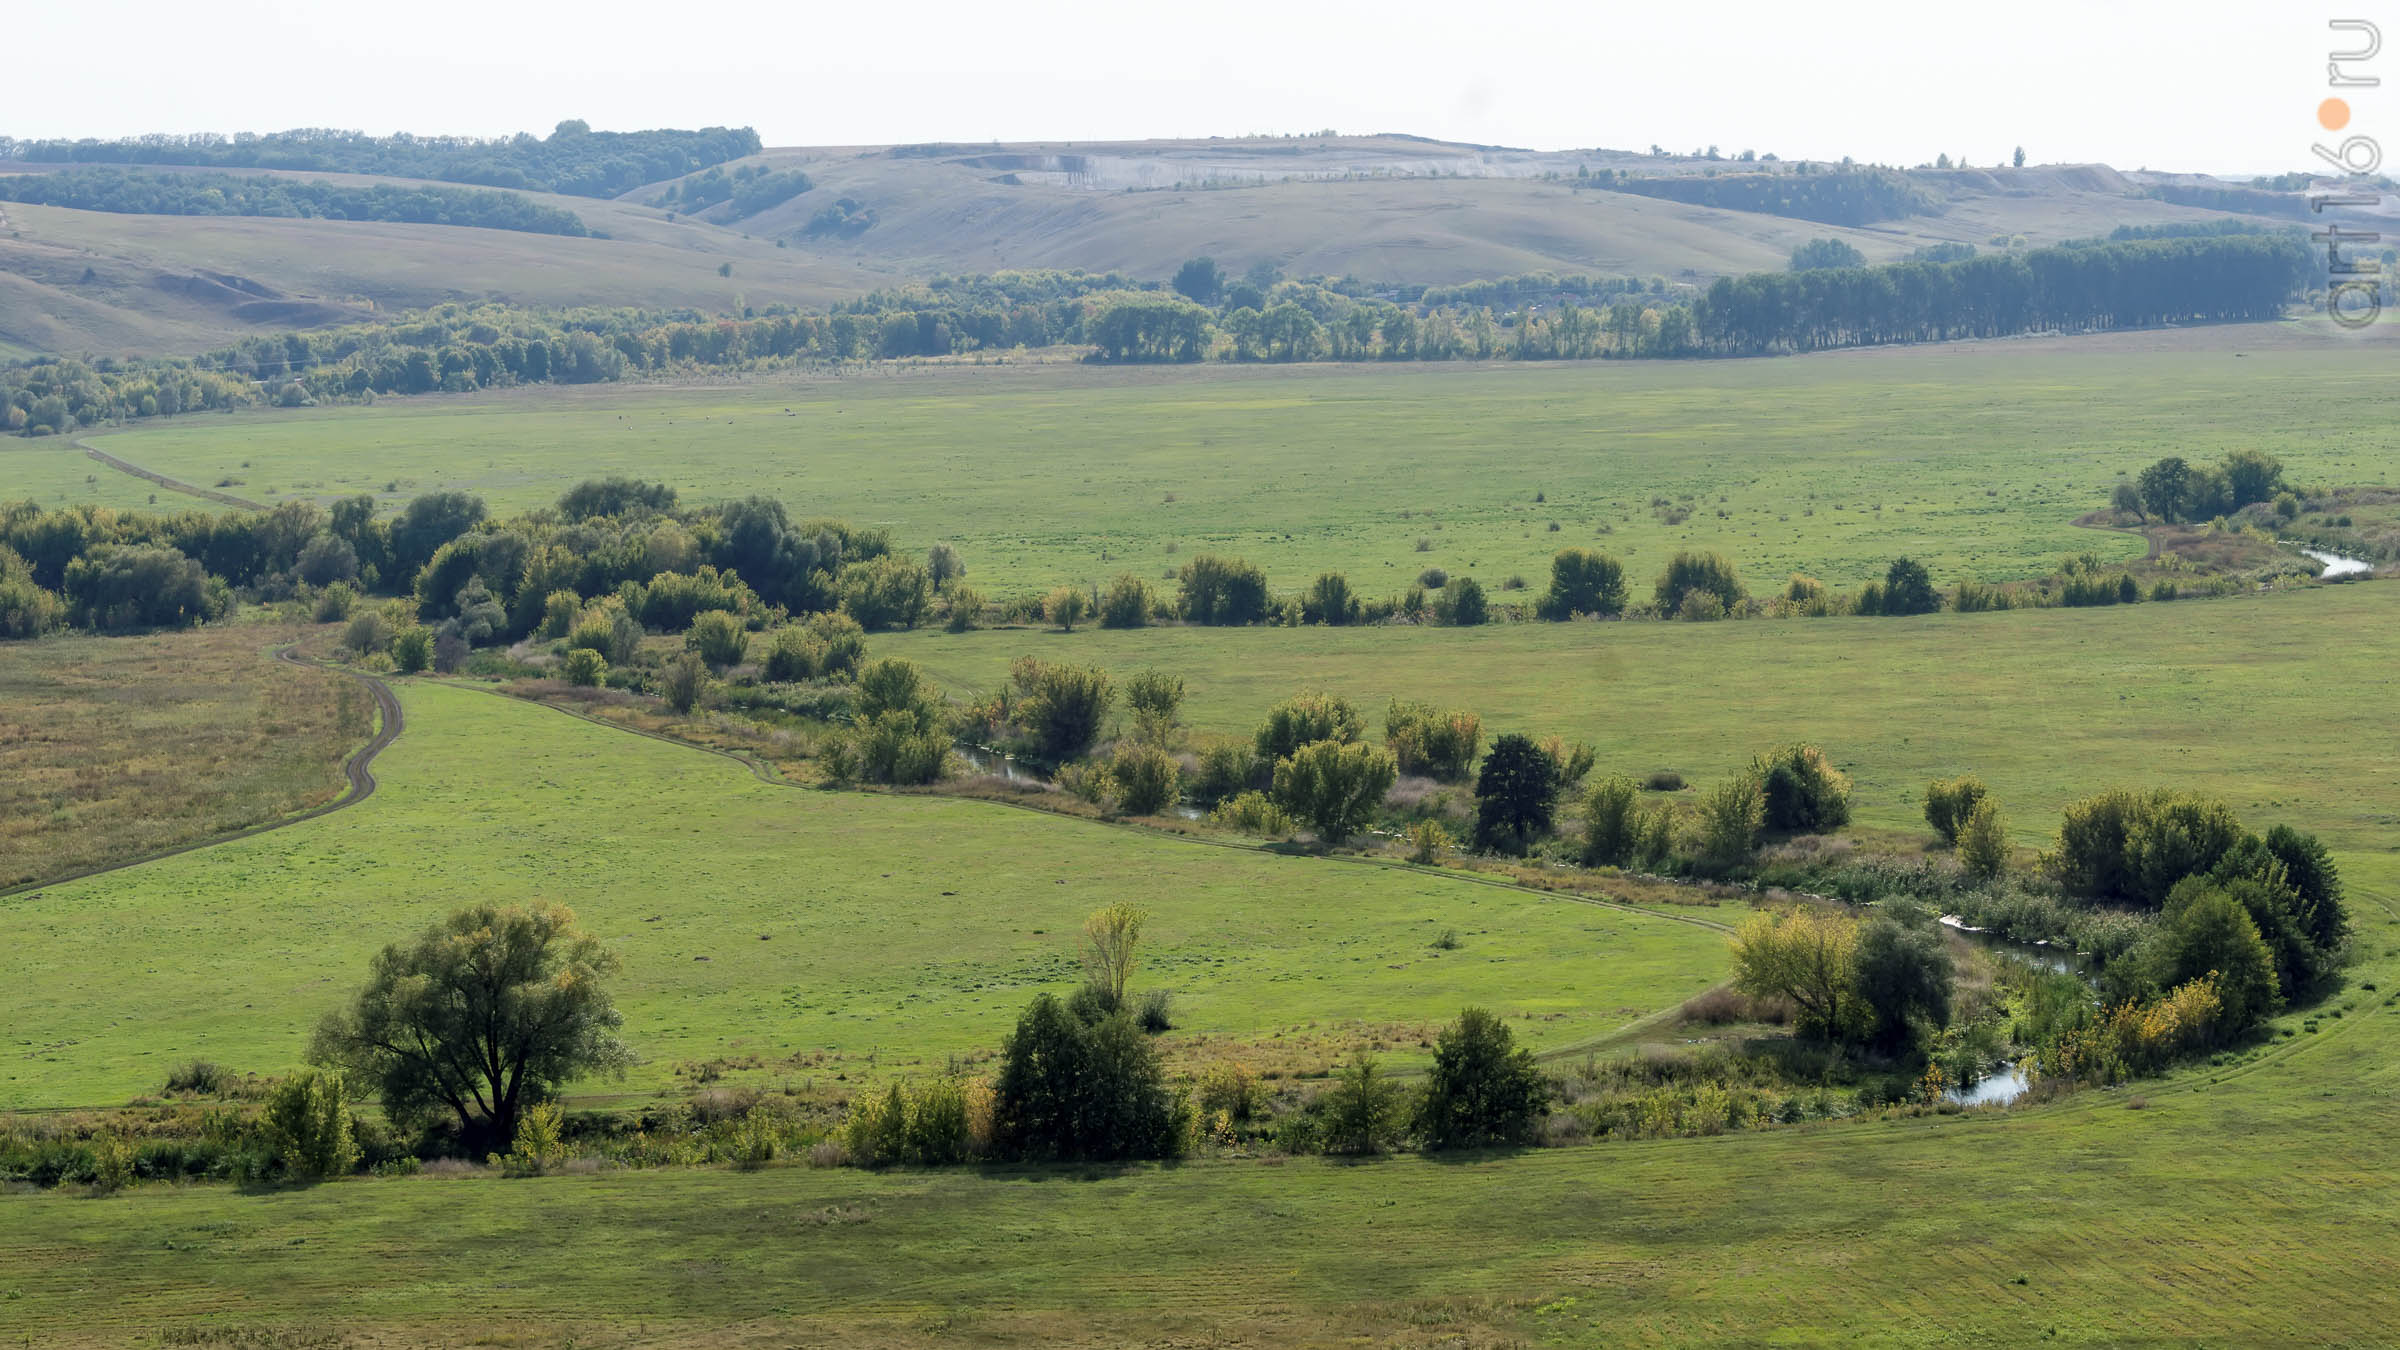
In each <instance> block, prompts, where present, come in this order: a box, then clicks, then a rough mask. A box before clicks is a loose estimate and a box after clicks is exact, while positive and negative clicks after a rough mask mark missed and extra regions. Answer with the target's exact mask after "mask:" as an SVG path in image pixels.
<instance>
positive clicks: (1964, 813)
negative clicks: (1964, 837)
mask: <svg viewBox="0 0 2400 1350" xmlns="http://www.w3.org/2000/svg"><path fill="white" fill-rule="evenodd" d="M1984 791H1985V789H1984V786H1983V780H1982V779H1980V778H1976V777H1973V776H1964V777H1959V778H1937V779H1935V780H1933V781H1932V782H1930V783H1927V784H1926V785H1925V823H1926V824H1928V825H1931V826H1932V827H1933V832H1934V833H1935V834H1938V835H1940V836H1941V837H1942V842H1943V843H1945V844H1955V843H1957V842H1958V832H1959V830H1960V829H1961V828H1963V827H1964V826H1965V825H1966V823H1967V817H1968V816H1969V815H1972V814H1973V813H1974V810H1975V803H1977V802H1979V801H1982V800H1983V796H1984Z"/></svg>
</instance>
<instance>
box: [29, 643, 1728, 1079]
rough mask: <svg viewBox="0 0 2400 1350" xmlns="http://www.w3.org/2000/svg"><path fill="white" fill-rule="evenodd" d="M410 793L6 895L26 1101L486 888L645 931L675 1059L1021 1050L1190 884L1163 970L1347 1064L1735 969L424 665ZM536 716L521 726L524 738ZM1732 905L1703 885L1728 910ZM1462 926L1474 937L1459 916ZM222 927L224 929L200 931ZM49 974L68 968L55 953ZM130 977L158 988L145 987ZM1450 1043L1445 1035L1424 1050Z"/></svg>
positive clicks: (1518, 912) (1425, 892)
mask: <svg viewBox="0 0 2400 1350" xmlns="http://www.w3.org/2000/svg"><path fill="white" fill-rule="evenodd" d="M403 701H404V704H405V707H406V710H407V714H408V729H407V731H406V733H405V734H403V735H402V737H401V738H400V740H399V742H398V743H397V744H396V745H395V746H393V747H392V748H391V749H390V750H388V751H386V752H385V753H384V755H383V756H382V757H381V758H379V759H378V760H377V762H376V776H377V778H378V780H379V781H380V783H381V790H380V791H379V792H378V793H377V794H376V796H375V797H374V798H372V799H371V800H369V801H367V802H365V803H363V804H361V805H360V806H358V807H356V808H354V809H352V810H348V811H343V812H338V813H336V814H334V815H331V816H328V817H325V818H323V819H320V820H316V821H311V822H308V823H306V824H303V825H298V826H294V827H293V828H291V829H288V830H279V831H275V832H273V833H270V834H265V835H261V836H258V837H255V838H252V839H247V840H242V841H238V842H234V843H230V844H225V845H222V846H219V847H217V848H214V849H210V850H207V851H205V852H201V853H195V854H188V855H185V856H182V857H179V858H172V859H167V860H165V861H162V862H158V863H154V864H151V865H148V866H145V867H141V868H138V869H134V870H132V871H128V872H123V873H117V874H114V875H111V876H108V877H104V878H97V879H94V880H92V881H88V882H82V883H73V884H69V885H64V886H58V887H53V888H51V889H49V890H46V891H43V892H39V893H36V894H32V895H26V896H20V897H16V898H14V899H11V900H8V901H5V902H0V989H8V990H10V991H12V992H11V993H10V995H9V996H8V999H7V1006H6V1021H7V1023H8V1025H9V1035H8V1040H9V1041H11V1042H13V1043H16V1044H19V1045H23V1046H27V1047H30V1048H29V1049H26V1050H24V1051H21V1052H19V1053H17V1054H15V1055H12V1056H10V1057H9V1058H8V1060H7V1061H6V1062H4V1063H0V1105H58V1104H76V1105H88V1104H96V1103H104V1102H110V1101H117V1100H122V1099H124V1098H125V1097H127V1096H130V1095H132V1094H135V1093H138V1092H142V1091H146V1090H152V1089H155V1088H156V1087H157V1085H158V1084H159V1082H161V1081H162V1080H163V1076H164V1074H165V1072H166V1070H167V1069H168V1068H169V1067H171V1066H172V1065H173V1064H175V1063H178V1062H180V1061H182V1060H184V1059H187V1058H191V1057H193V1056H205V1057H208V1058H212V1059H215V1060H217V1061H218V1062H220V1063H224V1064H227V1065H230V1066H237V1067H239V1068H241V1069H244V1070H256V1071H277V1070H282V1069H285V1068H288V1067H290V1066H292V1065H295V1064H297V1063H298V1062H299V1060H300V1056H301V1052H302V1050H303V1048H304V1047H305V1043H306V1040H307V1037H308V1033H309V1031H310V1029H311V1027H312V1026H313V1025H314V1023H315V1021H316V1019H317V1018H318V1016H319V1015H321V1014H322V1013H323V1012H324V1011H325V1010H326V1009H328V1008H330V1007H331V1006H333V1004H334V1003H335V1002H336V1001H338V1000H339V999H340V998H341V997H342V996H343V993H344V991H345V990H347V989H348V988H350V987H352V986H354V985H355V984H356V983H357V982H358V981H359V980H360V979H361V978H362V977H363V975H364V972H365V969H366V962H367V958H368V956H369V955H370V954H371V953H372V952H373V951H374V950H375V949H376V948H377V947H379V946H380V945H381V944H383V943H385V942H388V941H395V940H399V939H401V938H404V937H406V936H408V935H410V934H411V933H413V932H414V931H415V930H416V929H418V928H420V927H422V926H423V925H424V924H426V923H429V922H431V921H432V920H434V919H436V918H439V917H440V916H441V915H443V914H445V913H448V912H449V911H451V910H453V909H456V908H458V907H459V906H461V905H464V904H467V903H469V902H471V901H475V900H485V899H489V900H496V901H526V900H531V899H536V898H541V899H549V900H557V901H563V902H566V903H568V904H570V905H572V906H573V907H574V908H575V909H576V911H577V912H578V914H580V915H581V916H582V918H583V919H584V920H585V921H586V922H587V923H588V924H589V925H590V926H591V927H592V928H593V929H594V930H595V931H596V932H598V933H599V934H601V935H602V936H603V937H605V938H606V939H607V940H608V941H609V942H610V944H611V945H612V946H614V947H616V948H617V949H618V950H619V951H620V952H621V953H622V954H623V956H624V959H625V965H626V970H625V974H624V976H623V978H622V980H621V982H620V984H619V986H618V989H619V1006H620V1007H621V1008H622V1010H623V1011H624V1013H625V1015H626V1032H627V1036H628V1038H629V1040H630V1041H631V1042H632V1044H633V1045H634V1046H635V1047H636V1048H637V1049H638V1050H640V1051H641V1052H642V1053H643V1054H644V1055H645V1056H646V1057H647V1063H646V1064H645V1065H643V1066H642V1067H641V1068H639V1069H637V1070H636V1071H635V1074H634V1077H633V1079H632V1080H631V1087H632V1088H633V1089H635V1090H647V1089H649V1088H653V1087H658V1086H662V1085H664V1084H666V1083H668V1082H669V1081H670V1080H671V1075H672V1073H673V1071H674V1070H675V1069H676V1067H677V1065H678V1064H679V1063H681V1062H684V1061H691V1060H705V1059H710V1058H716V1057H720V1056H723V1057H735V1058H741V1057H748V1056H758V1057H761V1058H763V1059H765V1060H768V1061H772V1062H774V1063H773V1064H771V1065H770V1067H779V1068H780V1070H781V1072H784V1073H787V1074H796V1073H798V1072H801V1069H800V1068H799V1067H797V1066H795V1065H792V1064H789V1063H784V1062H783V1061H786V1060H787V1057H791V1056H797V1055H804V1054H815V1053H817V1052H825V1053H826V1054H828V1055H830V1056H831V1061H830V1062H828V1063H826V1064H825V1066H824V1068H823V1069H822V1071H823V1072H826V1073H836V1072H847V1073H849V1074H851V1075H852V1076H853V1077H856V1076H858V1075H859V1074H861V1073H870V1072H873V1071H874V1067H873V1066H878V1065H879V1066H881V1067H882V1068H884V1069H890V1068H892V1067H894V1066H896V1065H903V1066H905V1065H914V1066H924V1065H932V1066H935V1067H938V1066H940V1065H941V1064H942V1062H943V1060H944V1058H945V1057H946V1056H950V1055H956V1054H966V1053H972V1052H978V1051H983V1050H988V1049H990V1048H991V1047H993V1046H996V1045H997V1044H998V1041H999V1039H1000V1036H1001V1035H1002V1033H1003V1032H1004V1031H1005V1030H1006V1029H1007V1027H1008V1026H1010V1025H1011V1024H1013V1022H1014V1020H1015V1017H1016V1014H1017V1013H1018V1011H1019V1010H1020V1009H1021V1008H1022V1007H1023V1005H1024V1003H1025V1001H1026V999H1027V998H1029V997H1030V996H1031V994H1032V993H1033V992H1034V991H1035V990H1037V989H1044V988H1048V989H1064V988H1066V987H1069V986H1070V985H1071V984H1072V982H1073V981H1074V980H1075V979H1076V978H1078V974H1077V968H1076V955H1075V934H1076V931H1077V928H1078V926H1079V925H1080V924H1081V922H1082V920H1083V917H1084V915H1086V914H1088V913H1089V912H1090V911H1091V910H1093V909H1095V908H1097V907H1098V906H1100V905H1102V904H1105V903H1107V902H1109V901H1111V900H1117V899H1124V898H1134V899H1137V900H1140V901H1141V902H1142V903H1144V904H1145V905H1148V906H1149V907H1151V908H1152V909H1154V910H1155V911H1156V915H1157V917H1156V920H1155V922H1154V925H1153V929H1152V936H1151V938H1150V941H1149V943H1148V945H1147V950H1146V953H1145V957H1144V973H1143V974H1142V976H1141V977H1140V983H1141V984H1142V985H1144V986H1164V987H1167V988H1170V989H1172V990H1173V991H1174V992H1175V995H1176V999H1177V1008H1178V1023H1179V1026H1180V1028H1181V1029H1182V1031H1183V1032H1184V1033H1185V1034H1186V1035H1187V1036H1189V1035H1197V1036H1206V1037H1211V1038H1231V1039H1233V1040H1236V1041H1250V1042H1255V1043H1256V1048H1255V1051H1254V1052H1253V1053H1254V1055H1255V1057H1256V1058H1257V1059H1258V1062H1260V1063H1261V1064H1262V1065H1276V1066H1279V1067H1288V1068H1306V1069H1311V1070H1321V1069H1322V1068H1324V1067H1325V1066H1326V1064H1327V1063H1328V1062H1329V1061H1330V1060H1331V1059H1332V1058H1333V1057H1334V1056H1335V1055H1337V1054H1339V1053H1341V1052H1342V1048H1343V1047H1344V1046H1345V1045H1346V1044H1348V1043H1349V1042H1350V1041H1351V1040H1353V1039H1357V1038H1365V1039H1386V1040H1393V1041H1395V1042H1396V1043H1397V1042H1403V1041H1404V1042H1407V1043H1408V1044H1407V1045H1406V1046H1405V1047H1404V1048H1405V1049H1408V1050H1414V1049H1415V1046H1414V1041H1415V1040H1416V1039H1417V1037H1418V1035H1419V1034H1420V1028H1425V1027H1428V1026H1429V1025H1430V1024H1431V1023H1434V1022H1436V1021H1438V1020H1440V1019H1443V1018H1447V1017H1449V1016H1451V1015H1454V1014H1455V1013H1456V1011H1457V1009H1458V1007H1459V1005H1461V1004H1462V1003H1467V1002H1477V1001H1480V1002H1484V1003H1487V1004H1489V1005H1490V1006H1492V1007H1493V1008H1494V1009H1495V1010H1499V1011H1503V1012H1506V1013H1508V1014H1511V1015H1515V1014H1520V1013H1522V1014H1526V1015H1529V1016H1530V1017H1531V1018H1532V1019H1533V1020H1532V1021H1530V1022H1526V1023H1523V1024H1521V1025H1523V1026H1524V1027H1525V1033H1526V1034H1527V1035H1528V1036H1529V1037H1530V1038H1531V1039H1532V1040H1533V1042H1534V1043H1535V1044H1538V1045H1543V1046H1558V1045H1565V1044H1569V1043H1573V1042H1576V1041H1580V1040H1585V1039H1591V1038H1595V1037H1598V1036H1601V1035H1604V1034H1606V1033H1608V1032H1610V1031H1612V1030H1614V1029H1616V1028H1617V1027H1619V1026H1621V1025H1622V1024H1624V1023H1625V1022H1627V1021H1629V1020H1632V1019H1634V1018H1636V1017H1637V1016H1639V1015H1641V1014H1643V1013H1647V1012H1649V1011H1652V1010H1655V1009H1657V1008H1660V1007H1663V1006H1666V1005H1668V1004H1671V1003H1673V1002H1676V1001H1678V1000H1680V999H1683V998H1685V997H1688V996H1690V995H1692V994H1694V993H1697V992H1699V991H1700V990H1701V989H1703V988H1705V987H1707V986H1708V985H1709V984H1710V983H1712V982H1714V981H1715V980H1717V979H1718V978H1721V975H1722V972H1723V970H1724V967H1725V957H1724V951H1723V938H1722V936H1721V935H1720V934H1719V933H1717V932H1715V931H1713V930H1711V929H1708V928H1705V927H1699V926H1695V925H1693V924H1689V923H1682V922H1674V921H1670V920H1667V919H1663V918H1655V917H1649V916H1645V915H1635V914H1628V913H1624V912H1621V911H1614V910H1607V909H1601V908H1596V907H1592V906H1588V905H1578V904H1573V903H1570V902H1567V901H1564V900H1556V899H1547V898H1543V897H1538V896H1534V895H1531V894H1526V893H1518V892H1511V891H1506V890H1496V889H1492V888H1490V887H1484V886H1477V885H1472V884H1468V883H1465V882H1460V881H1456V880H1447V879H1442V878H1439V877H1436V876H1433V875H1429V874H1425V873H1419V872H1409V871H1395V870H1380V869H1373V868H1366V867H1360V866H1356V865H1347V864H1339V863H1328V862H1320V861H1311V860H1307V859H1296V858H1280V857H1274V856H1270V855H1265V854H1260V853H1253V852H1247V851H1230V850H1226V849H1222V848H1214V847H1209V846H1207V845H1203V844H1199V843H1194V842H1189V841H1184V840H1178V839H1175V838H1172V837H1168V836H1164V835H1159V834H1153V833H1145V832H1136V831H1130V830H1118V829H1111V828H1107V827H1103V826H1098V825H1093V824H1089V823H1085V822H1078V821H1071V820H1065V819H1061V818H1058V817H1051V816H1040V815H1031V814H1026V813H1022V812H1017V811H1012V810H1009V809H1007V808H1004V807H999V806H993V805H989V804H983V803H975V802H966V801H959V800H955V799H940V798H895V797H879V796H868V795H861V794H835V793H820V792H802V791H795V790H791V789H784V788H775V787H770V786H767V785H765V784H762V783H760V782H758V781H757V780H756V779H754V778H752V777H750V776H749V775H748V774H747V773H746V772H745V771H744V770H743V769H742V768H740V767H739V766H736V765H734V764H732V763H730V762H728V761H725V760H721V759H715V758H711V757H709V756H706V755H702V754H698V753H695V752H693V751H690V750H686V749H681V748H678V747H673V746H667V745H661V744H658V743H656V742H653V741H647V740H642V739H639V738H636V737H632V736H627V735H624V734H622V733H620V732H616V731H611V730H606V729H602V728H598V727H594V726H591V725H588V724H586V723H582V722H577V721H574V720H572V719H570V718H567V717H563V716H560V715H559V714H557V713H553V712H549V711H546V710H543V709H540V708H536V707H532V706H530V705H526V704H521V703H514V702H510V701H507V700H504V699H501V698H497V697H493V696H490V695H486V694H480V693H475V692H471V691H465V690H459V689H453V688H444V687H440V686H425V685H411V686H408V687H407V688H406V689H405V691H404V694H403ZM503 748H504V749H503ZM1704 912H1705V911H1704ZM1446 928H1456V929H1457V930H1459V932H1460V933H1461V935H1462V938H1463V945H1462V946H1461V947H1460V948H1459V949H1458V950H1456V951H1446V952H1445V951H1436V950H1433V949H1432V948H1431V947H1430V946H1429V943H1430V941H1431V940H1432V938H1433V937H1435V936H1436V935H1437V934H1439V933H1440V932H1441V931H1442V930H1444V929H1446ZM201 952H205V953H206V954H207V955H206V957H205V959H198V958H197V957H196V956H195V954H196V953H201ZM37 975H38V978H36V977H37ZM128 1008H141V1009H143V1010H144V1011H143V1015H142V1016H141V1017H139V1018H127V1017H125V1016H124V1012H125V1010H126V1009H128ZM1418 1053H1421V1052H1418Z"/></svg>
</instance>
